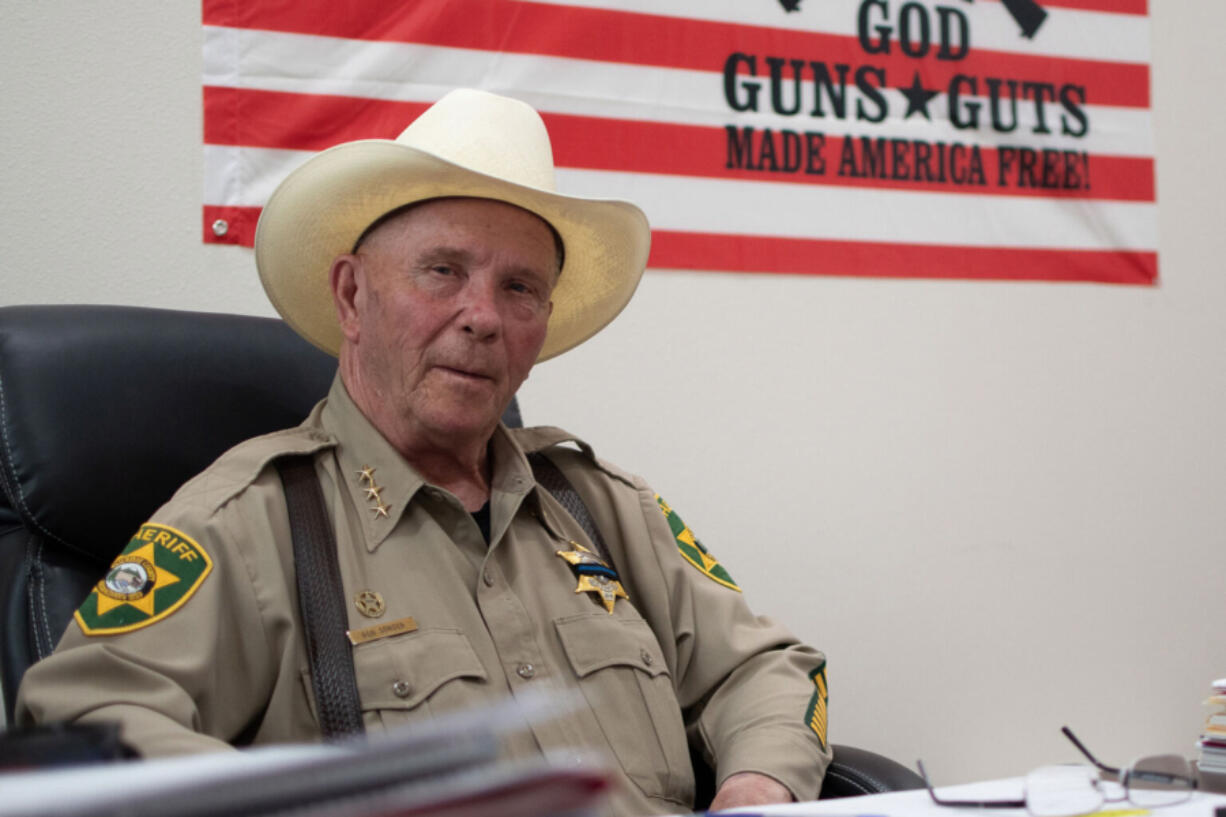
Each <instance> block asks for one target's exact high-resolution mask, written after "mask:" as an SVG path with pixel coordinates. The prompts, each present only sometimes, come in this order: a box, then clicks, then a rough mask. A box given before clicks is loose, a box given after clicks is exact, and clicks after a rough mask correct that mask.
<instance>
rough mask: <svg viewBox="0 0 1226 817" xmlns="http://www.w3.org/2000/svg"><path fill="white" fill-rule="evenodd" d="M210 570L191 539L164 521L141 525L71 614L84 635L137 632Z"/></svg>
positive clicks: (183, 596)
mask: <svg viewBox="0 0 1226 817" xmlns="http://www.w3.org/2000/svg"><path fill="white" fill-rule="evenodd" d="M212 569H213V560H212V559H210V558H209V555H208V554H207V553H205V552H204V548H202V547H200V545H198V544H197V543H196V541H195V540H194V539H192V538H191V537H190V536H188V535H187V534H185V533H183V532H182V531H178V530H175V529H174V528H170V527H167V526H165V525H155V524H153V523H147V524H145V525H142V526H141V529H140V530H139V531H137V532H136V535H135V536H133V537H132V539H131V541H129V542H128V546H127V547H126V548H124V549H123V553H121V554H119V555H118V556H116V557H115V561H113V562H111V569H110V570H109V571H107V574H106V576H105V577H103V579H102V581H100V582H98V584H96V585H95V586H94V589H93V590H91V591H90V594H89V595H88V596H87V597H86V598H85V602H84V603H83V604H82V605H81V606H80V608H78V609H77V612H76V614H75V615H74V618H76V620H77V624H79V625H80V627H81V632H83V633H85V634H86V635H117V634H119V633H128V632H131V631H133V630H139V629H140V628H141V627H145V626H148V625H150V624H152V623H153V622H155V621H160V620H161V619H164V618H166V617H167V616H169V615H170V614H171V613H173V612H174V611H175V610H178V609H179V608H180V607H182V606H183V605H184V604H185V603H186V602H187V600H188V599H189V598H191V597H192V594H193V593H195V592H196V590H197V589H198V588H199V587H200V585H201V584H202V583H203V582H204V579H205V577H206V576H208V575H209V572H210V571H211V570H212Z"/></svg>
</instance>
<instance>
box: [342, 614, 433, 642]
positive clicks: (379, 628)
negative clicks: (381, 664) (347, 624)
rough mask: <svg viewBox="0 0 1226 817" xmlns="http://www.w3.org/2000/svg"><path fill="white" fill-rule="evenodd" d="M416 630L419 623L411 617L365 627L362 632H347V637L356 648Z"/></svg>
mask: <svg viewBox="0 0 1226 817" xmlns="http://www.w3.org/2000/svg"><path fill="white" fill-rule="evenodd" d="M416 629H417V621H416V620H415V619H414V618H413V617H412V616H410V617H409V618H400V619H396V620H395V621H385V622H384V623H382V624H375V625H372V626H370V627H363V628H362V629H360V630H346V631H345V635H347V636H349V643H350V644H353V645H355V646H356V645H358V644H365V643H366V642H368V641H377V640H379V639H380V638H388V637H390V636H393V635H400V634H402V633H411V632H413V631H414V630H416Z"/></svg>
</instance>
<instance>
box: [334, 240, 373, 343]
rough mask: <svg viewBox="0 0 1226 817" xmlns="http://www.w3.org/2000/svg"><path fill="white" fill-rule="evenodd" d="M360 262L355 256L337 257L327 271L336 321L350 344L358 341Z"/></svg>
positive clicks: (360, 283) (347, 254)
mask: <svg viewBox="0 0 1226 817" xmlns="http://www.w3.org/2000/svg"><path fill="white" fill-rule="evenodd" d="M361 263H362V262H361V261H360V260H359V259H358V257H357V256H356V255H351V254H349V253H346V254H345V255H338V256H337V257H336V260H335V261H333V262H332V269H330V270H328V285H329V286H330V287H331V288H332V303H333V304H335V306H336V319H337V321H338V322H339V323H340V326H341V334H343V335H344V336H345V339H346V340H347V341H349V342H350V343H356V342H357V340H358V326H359V321H358V290H359V288H360V287H361V285H362V284H364V283H365V282H359V280H358V278H359V275H360V270H359V268H360V266H361Z"/></svg>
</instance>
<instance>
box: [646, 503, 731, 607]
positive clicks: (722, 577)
mask: <svg viewBox="0 0 1226 817" xmlns="http://www.w3.org/2000/svg"><path fill="white" fill-rule="evenodd" d="M656 503H657V504H658V505H659V506H660V510H661V511H662V512H663V513H664V518H665V519H667V520H668V527H669V529H670V530H672V532H673V538H674V539H676V540H677V549H678V550H680V551H681V557H682V558H683V559H685V560H686V561H687V562H689V563H690V564H692V565H693V566H694V567H696V568H698V569H699V570H701V571H702V572H703V575H705V576H706V577H707V578H709V579H711V581H714V582H718V583H719V584H722V585H723V586H724V587H730V588H732V589H733V590H735V591H736V592H738V593H740V592H741V588H739V587H737V586H736V582H734V581H733V580H732V577H731V576H730V575H728V571H727V570H725V569H724V566H723V565H721V564H720V563H719V560H718V559H716V558H715V557H714V556H712V555H711V553H710V551H708V550H707V549H706V548H705V547H703V546H702V542H699V541H698V540H697V539H696V538H694V532H693V531H692V530H690V529H689V527H687V526H686V524H685V523H684V522H682V521H681V517H680V516H677V512H676V511H674V510H673V509H672V507H671V506H670V505H669V504H668V503H667V502H665V501H664V499H663V498H662V497H661V496H660V495H659V494H656Z"/></svg>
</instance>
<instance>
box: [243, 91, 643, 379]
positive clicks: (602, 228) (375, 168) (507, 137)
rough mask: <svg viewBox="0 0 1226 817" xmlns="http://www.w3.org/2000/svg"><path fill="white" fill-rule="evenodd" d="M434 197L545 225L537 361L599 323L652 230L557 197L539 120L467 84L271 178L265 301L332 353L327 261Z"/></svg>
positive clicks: (259, 251) (262, 240)
mask: <svg viewBox="0 0 1226 817" xmlns="http://www.w3.org/2000/svg"><path fill="white" fill-rule="evenodd" d="M444 197H474V198H488V199H494V200H497V201H504V202H507V203H508V204H513V205H515V206H517V207H521V208H523V209H525V210H528V211H530V212H532V213H534V214H536V215H537V216H539V217H541V218H542V219H544V220H545V221H547V222H548V223H549V224H550V225H552V226H553V228H554V229H555V230H556V231H557V233H558V235H559V236H560V237H561V239H562V244H563V247H564V250H565V254H566V262H565V267H564V269H563V271H562V275H561V277H560V278H559V279H558V283H557V286H556V287H555V289H554V292H553V303H554V308H553V314H552V315H551V317H550V320H549V330H548V333H547V335H546V338H545V345H544V347H543V348H542V350H541V354H540V356H539V358H538V360H546V359H548V358H550V357H553V356H555V355H557V354H560V353H562V352H564V351H566V350H567V349H570V348H572V347H574V346H577V345H578V344H580V343H582V342H583V341H585V340H587V339H588V338H590V337H591V336H592V335H594V334H596V333H597V332H598V331H600V330H601V329H602V328H604V327H605V326H606V325H607V324H608V323H609V322H610V321H611V320H613V318H614V317H616V316H617V314H618V313H619V312H621V310H622V309H623V308H624V307H625V305H626V303H627V302H629V300H630V297H631V296H632V295H633V294H634V290H635V288H636V287H637V286H638V282H639V280H640V278H641V277H642V274H643V270H644V268H645V267H646V265H647V255H648V250H649V248H650V242H651V232H650V228H649V227H648V224H647V219H646V217H645V216H644V215H643V213H642V211H641V210H639V209H638V208H637V207H635V206H634V205H633V204H630V203H629V202H624V201H615V200H610V199H587V198H579V197H575V196H566V195H563V194H560V193H558V192H556V183H555V174H554V165H553V150H552V148H551V146H550V143H549V134H548V132H547V131H546V129H545V123H544V122H543V121H542V119H541V117H540V115H539V114H538V113H537V112H536V111H535V110H533V109H532V108H531V107H530V106H529V105H527V104H525V103H523V102H520V101H518V100H514V99H510V98H508V97H503V96H497V95H495V94H490V93H486V92H484V91H476V90H470V89H460V90H455V91H452V92H450V93H449V94H447V95H446V96H444V97H443V98H442V99H440V100H439V101H438V102H436V103H435V104H434V105H432V106H431V107H430V108H428V109H427V110H426V111H425V112H424V113H422V114H421V116H419V117H418V118H417V119H416V120H415V121H414V122H412V123H411V124H410V125H409V126H408V127H407V128H405V129H404V131H403V132H402V133H401V134H400V135H399V136H398V137H397V138H396V139H394V140H391V139H364V140H359V141H355V142H346V143H343V144H340V145H336V146H335V147H331V148H328V149H327V150H324V151H322V152H320V153H319V154H317V155H315V156H314V157H312V158H311V159H308V160H307V161H306V162H305V163H303V164H302V165H301V166H300V167H298V168H297V169H296V170H294V171H293V172H292V173H290V175H289V176H287V177H286V179H285V180H284V181H283V182H281V184H280V185H279V186H278V187H277V189H276V190H275V191H274V192H273V194H272V196H271V197H270V198H269V200H268V203H267V204H266V205H265V206H264V211H263V213H261V215H260V222H259V226H258V227H257V229H256V237H255V258H256V266H257V268H258V269H259V274H260V281H261V282H262V283H263V285H264V290H265V292H267V293H268V297H269V300H270V301H272V304H273V306H274V307H275V308H276V309H277V311H278V312H279V313H280V314H281V316H282V317H283V318H285V321H286V323H288V324H289V325H290V326H291V327H293V329H294V330H295V331H296V332H298V334H300V335H302V337H304V338H306V339H307V340H308V341H310V342H311V343H313V344H315V345H316V346H318V347H319V348H321V349H323V350H324V351H326V352H328V353H330V354H333V355H335V354H337V353H338V351H339V349H340V345H341V338H342V336H341V332H340V326H339V324H338V323H337V318H336V311H335V309H334V307H333V304H332V293H331V290H330V288H329V286H328V271H329V269H330V268H331V266H332V262H333V260H334V259H335V258H336V257H337V256H338V255H341V254H342V253H346V252H350V251H352V249H353V247H354V244H355V243H356V241H357V239H358V237H359V236H361V235H362V234H363V233H364V232H365V230H366V229H367V228H368V227H369V226H370V225H371V224H373V223H374V222H375V221H377V220H378V219H379V218H381V217H382V216H384V215H386V214H387V213H389V212H391V211H392V210H396V209H399V208H401V207H403V206H405V205H408V204H413V203H415V202H420V201H426V200H428V199H435V198H444Z"/></svg>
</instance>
